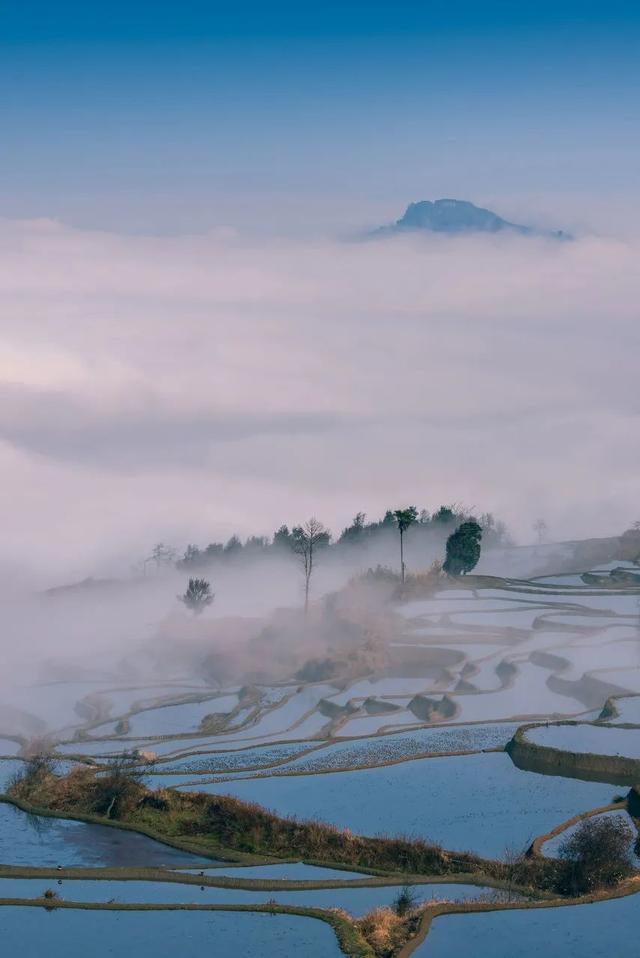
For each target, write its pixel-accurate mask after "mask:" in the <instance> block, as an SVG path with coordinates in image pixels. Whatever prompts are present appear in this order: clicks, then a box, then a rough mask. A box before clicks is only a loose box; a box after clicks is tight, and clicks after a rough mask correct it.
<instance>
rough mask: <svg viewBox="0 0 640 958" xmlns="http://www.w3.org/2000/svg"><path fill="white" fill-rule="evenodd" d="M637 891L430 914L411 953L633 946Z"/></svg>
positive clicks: (498, 957) (587, 954)
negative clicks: (581, 901) (577, 901)
mask: <svg viewBox="0 0 640 958" xmlns="http://www.w3.org/2000/svg"><path fill="white" fill-rule="evenodd" d="M638 916H640V901H639V900H638V896H637V895H631V896H629V897H627V898H617V899H614V900H612V901H603V902H597V903H595V904H590V905H572V906H569V907H564V908H536V909H527V910H522V909H517V910H510V911H493V912H484V913H477V914H467V915H442V916H440V917H439V918H436V919H435V920H434V922H433V924H432V926H431V928H430V930H429V934H428V935H427V937H426V939H425V940H424V942H423V943H422V944H420V945H419V946H418V948H417V949H416V950H415V951H414V952H413V958H451V956H452V955H460V956H467V955H477V956H483V958H484V956H487V958H488V956H491V958H539V956H541V955H547V956H550V958H551V956H553V958H556V956H557V958H560V956H562V958H573V956H580V958H602V955H616V956H617V955H625V954H627V950H628V948H629V947H631V949H632V951H633V950H634V948H635V946H633V944H632V943H633V942H634V941H635V940H636V936H637V928H638Z"/></svg>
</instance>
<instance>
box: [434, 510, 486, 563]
mask: <svg viewBox="0 0 640 958" xmlns="http://www.w3.org/2000/svg"><path fill="white" fill-rule="evenodd" d="M481 539H482V528H481V527H480V525H479V524H478V523H477V522H476V521H475V519H470V520H469V521H468V522H463V523H462V524H461V525H459V526H458V528H457V529H456V531H455V532H452V533H451V535H450V536H449V538H448V539H447V557H446V559H445V561H444V565H443V567H442V568H443V569H444V571H445V572H447V573H448V574H449V575H466V574H467V572H471V570H472V569H474V568H475V567H476V565H477V564H478V559H479V558H480V541H481Z"/></svg>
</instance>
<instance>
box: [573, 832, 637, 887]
mask: <svg viewBox="0 0 640 958" xmlns="http://www.w3.org/2000/svg"><path fill="white" fill-rule="evenodd" d="M633 838H634V836H633V832H632V830H631V828H630V826H629V825H627V824H626V822H625V821H624V820H623V819H622V818H620V817H619V816H618V815H616V816H606V817H605V816H602V817H600V818H587V819H585V820H584V821H583V822H582V824H581V825H579V826H578V828H577V829H576V831H575V832H574V833H573V835H570V836H568V837H567V838H565V840H564V841H563V842H562V844H561V846H560V850H559V856H560V858H561V859H562V860H564V861H565V862H566V863H567V865H568V870H567V876H566V881H567V883H568V888H567V891H569V892H571V893H573V894H580V893H584V892H590V891H595V890H596V889H598V888H603V887H607V886H611V885H616V884H617V883H618V882H620V881H622V880H623V879H624V878H627V877H628V875H630V874H631V873H632V872H633V870H634V868H633V862H632V859H631V848H632V842H633Z"/></svg>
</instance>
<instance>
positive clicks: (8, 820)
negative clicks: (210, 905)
mask: <svg viewBox="0 0 640 958" xmlns="http://www.w3.org/2000/svg"><path fill="white" fill-rule="evenodd" d="M200 860H201V859H200V858H199V857H198V856H196V855H190V854H189V853H188V852H182V851H179V850H178V849H176V848H171V847H170V846H169V845H163V844H162V843H161V842H156V841H153V839H151V838H147V837H146V836H145V835H138V834H136V833H135V832H128V831H124V830H122V829H120V828H110V827H109V826H108V825H88V824H85V823H84V822H74V821H71V820H68V819H61V818H44V817H41V816H34V815H27V814H26V813H25V812H23V811H21V810H20V809H18V808H15V807H14V806H13V805H8V804H6V803H0V862H1V863H2V864H4V865H33V866H34V867H38V866H42V867H45V866H46V867H48V866H57V865H62V866H71V865H77V866H85V867H98V866H101V867H124V866H129V865H137V866H140V867H146V866H149V867H151V866H154V867H155V866H160V865H166V866H167V867H171V866H175V865H179V864H181V863H184V864H187V863H189V862H195V861H200Z"/></svg>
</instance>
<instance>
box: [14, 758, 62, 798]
mask: <svg viewBox="0 0 640 958" xmlns="http://www.w3.org/2000/svg"><path fill="white" fill-rule="evenodd" d="M55 774H56V764H55V762H54V760H53V759H52V758H51V756H50V755H45V754H41V755H32V756H31V758H29V759H28V760H27V761H26V762H25V763H24V767H23V768H21V769H20V770H19V771H17V772H14V773H13V775H12V776H11V777H10V779H9V787H8V790H9V791H11V792H15V793H16V794H18V795H20V794H22V795H26V794H29V793H31V792H33V791H37V789H38V788H39V787H41V786H42V785H43V784H44V782H45V781H46V780H47V779H48V778H51V776H53V775H55Z"/></svg>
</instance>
